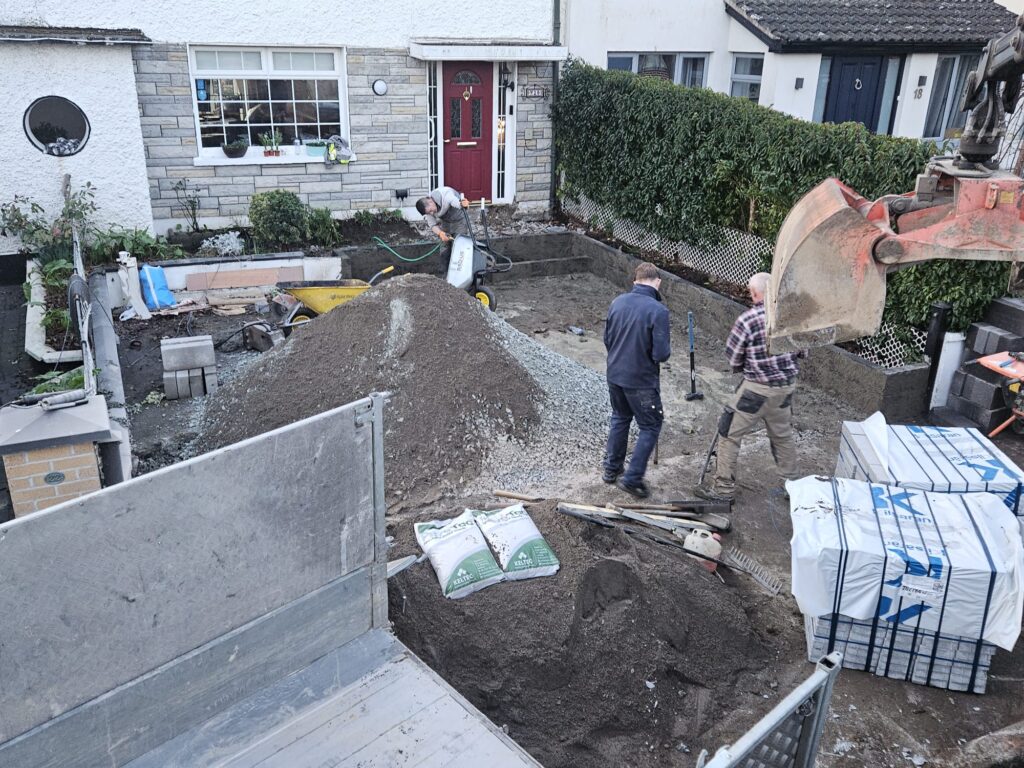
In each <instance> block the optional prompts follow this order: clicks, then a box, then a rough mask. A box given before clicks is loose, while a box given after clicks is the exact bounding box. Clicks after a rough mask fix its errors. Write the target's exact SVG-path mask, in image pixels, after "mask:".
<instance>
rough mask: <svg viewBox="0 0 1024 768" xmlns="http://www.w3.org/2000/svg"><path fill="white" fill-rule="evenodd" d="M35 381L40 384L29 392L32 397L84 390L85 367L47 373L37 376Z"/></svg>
mask: <svg viewBox="0 0 1024 768" xmlns="http://www.w3.org/2000/svg"><path fill="white" fill-rule="evenodd" d="M97 372H98V371H97ZM35 380H36V381H38V382H39V384H36V385H35V386H34V387H32V389H30V390H29V391H28V394H30V395H46V394H49V393H51V392H67V391H68V390H72V389H83V388H84V387H85V366H83V365H80V366H78V367H77V368H72V369H71V370H70V371H47V372H46V373H44V374H42V375H41V376H36V377H35Z"/></svg>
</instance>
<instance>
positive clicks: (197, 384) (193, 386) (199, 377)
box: [188, 368, 206, 397]
mask: <svg viewBox="0 0 1024 768" xmlns="http://www.w3.org/2000/svg"><path fill="white" fill-rule="evenodd" d="M188 388H189V390H190V391H191V392H192V397H202V396H203V395H205V394H206V386H205V384H204V383H203V369H202V368H190V369H189V372H188Z"/></svg>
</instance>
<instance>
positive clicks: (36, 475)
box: [4, 442, 100, 517]
mask: <svg viewBox="0 0 1024 768" xmlns="http://www.w3.org/2000/svg"><path fill="white" fill-rule="evenodd" d="M4 471H5V472H6V473H7V483H8V487H9V490H10V494H11V502H12V503H13V505H14V515H15V517H22V516H24V515H27V514H29V513H30V512H38V511H39V510H41V509H46V508H47V507H52V506H54V505H55V504H60V503H61V502H64V501H69V500H70V499H75V498H78V497H79V496H81V495H83V494H86V493H91V492H92V491H98V490H99V489H100V467H99V458H98V456H97V454H96V446H95V444H94V443H91V442H85V443H74V444H71V445H55V446H49V447H47V448H38V449H36V450H28V451H18V452H16V453H8V454H6V455H5V456H4Z"/></svg>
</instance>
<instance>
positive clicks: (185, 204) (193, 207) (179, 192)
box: [171, 141, 249, 232]
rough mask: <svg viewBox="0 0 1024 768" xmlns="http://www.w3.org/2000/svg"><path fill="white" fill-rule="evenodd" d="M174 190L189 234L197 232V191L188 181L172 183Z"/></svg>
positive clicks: (179, 180) (180, 180)
mask: <svg viewBox="0 0 1024 768" xmlns="http://www.w3.org/2000/svg"><path fill="white" fill-rule="evenodd" d="M248 143H249V142H248V141H246V145H247V146H248ZM171 189H173V190H174V196H175V197H176V198H177V199H178V205H179V206H180V207H181V212H182V213H184V214H185V219H186V220H187V221H188V227H189V231H190V232H198V231H199V190H197V189H195V188H194V187H190V186H189V184H188V179H187V178H185V179H178V180H177V181H176V182H174V186H173V187H171Z"/></svg>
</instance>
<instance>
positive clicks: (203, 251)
mask: <svg viewBox="0 0 1024 768" xmlns="http://www.w3.org/2000/svg"><path fill="white" fill-rule="evenodd" d="M244 252H245V241H244V240H243V239H242V236H241V235H240V234H239V233H238V232H235V231H232V232H221V233H220V234H219V235H214V236H213V237H208V238H206V239H205V240H203V242H202V244H201V245H200V246H199V254H200V255H202V256H220V257H228V256H241V255H242V254H243V253H244Z"/></svg>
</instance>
